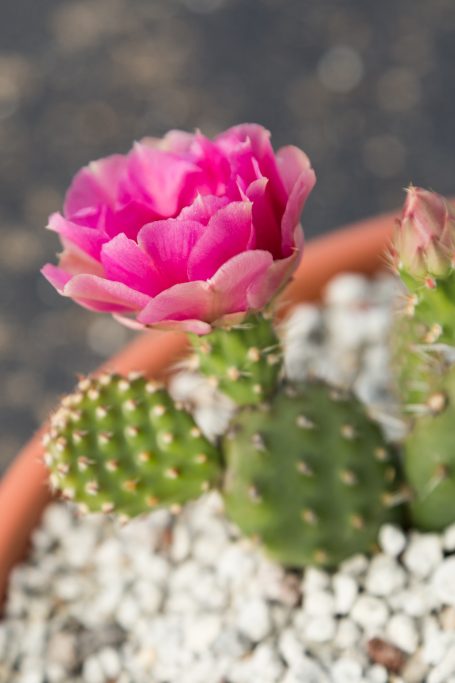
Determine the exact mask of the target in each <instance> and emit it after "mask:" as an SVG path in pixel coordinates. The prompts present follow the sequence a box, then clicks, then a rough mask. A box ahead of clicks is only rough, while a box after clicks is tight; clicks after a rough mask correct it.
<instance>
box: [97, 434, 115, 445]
mask: <svg viewBox="0 0 455 683" xmlns="http://www.w3.org/2000/svg"><path fill="white" fill-rule="evenodd" d="M98 441H99V443H100V444H101V445H102V446H105V445H106V444H108V443H109V442H110V441H112V433H111V432H100V433H99V434H98Z"/></svg>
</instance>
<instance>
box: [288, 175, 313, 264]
mask: <svg viewBox="0 0 455 683" xmlns="http://www.w3.org/2000/svg"><path fill="white" fill-rule="evenodd" d="M315 182H316V176H315V174H314V171H313V169H311V168H309V169H307V170H306V171H304V172H303V173H301V174H300V175H299V177H298V179H297V181H296V183H295V185H294V187H293V189H292V192H291V195H290V197H289V200H288V203H287V206H286V209H285V212H284V214H283V219H282V221H281V253H282V254H283V256H290V255H291V253H292V251H293V249H294V247H295V245H294V237H295V235H296V234H297V233H296V232H295V228H296V226H297V225H298V224H299V223H300V214H301V213H302V209H303V207H304V205H305V202H306V200H307V197H308V195H309V194H310V192H311V190H312V189H313V187H314V184H315Z"/></svg>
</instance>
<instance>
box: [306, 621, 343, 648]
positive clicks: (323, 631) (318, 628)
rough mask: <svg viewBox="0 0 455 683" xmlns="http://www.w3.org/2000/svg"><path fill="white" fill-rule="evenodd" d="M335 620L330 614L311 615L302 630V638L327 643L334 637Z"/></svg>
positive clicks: (310, 641)
mask: <svg viewBox="0 0 455 683" xmlns="http://www.w3.org/2000/svg"><path fill="white" fill-rule="evenodd" d="M335 632H336V621H335V619H333V618H332V617H330V616H321V617H311V618H310V619H309V620H308V621H307V623H306V624H305V627H304V630H303V637H304V640H305V641H307V642H308V643H327V642H329V641H330V640H332V638H333V637H334V635H335Z"/></svg>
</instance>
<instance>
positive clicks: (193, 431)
mask: <svg viewBox="0 0 455 683" xmlns="http://www.w3.org/2000/svg"><path fill="white" fill-rule="evenodd" d="M190 436H192V437H193V439H199V437H200V436H201V430H200V429H199V427H191V429H190Z"/></svg>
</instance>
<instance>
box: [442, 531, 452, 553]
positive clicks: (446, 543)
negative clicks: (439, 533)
mask: <svg viewBox="0 0 455 683" xmlns="http://www.w3.org/2000/svg"><path fill="white" fill-rule="evenodd" d="M442 545H443V547H444V550H445V551H446V552H448V553H453V551H454V550H455V524H451V525H450V526H449V527H447V529H446V530H445V531H444V534H443V537H442Z"/></svg>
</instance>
